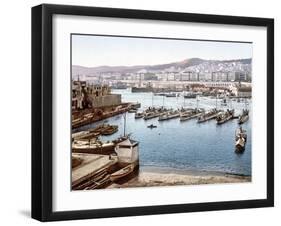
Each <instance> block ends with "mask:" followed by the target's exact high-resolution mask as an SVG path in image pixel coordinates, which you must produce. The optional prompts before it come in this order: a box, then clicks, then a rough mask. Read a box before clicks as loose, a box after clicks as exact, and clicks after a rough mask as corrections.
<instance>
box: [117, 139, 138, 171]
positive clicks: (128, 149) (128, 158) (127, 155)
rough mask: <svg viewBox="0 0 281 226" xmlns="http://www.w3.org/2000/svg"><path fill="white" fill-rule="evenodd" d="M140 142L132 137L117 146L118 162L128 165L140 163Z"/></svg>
mask: <svg viewBox="0 0 281 226" xmlns="http://www.w3.org/2000/svg"><path fill="white" fill-rule="evenodd" d="M138 146H139V143H138V142H137V141H134V140H132V139H127V140H124V141H122V142H120V143H118V144H117V145H116V147H115V152H116V153H117V157H118V163H119V164H120V165H128V164H132V163H134V164H135V165H136V166H137V165H139V147H138Z"/></svg>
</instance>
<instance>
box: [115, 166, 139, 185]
mask: <svg viewBox="0 0 281 226" xmlns="http://www.w3.org/2000/svg"><path fill="white" fill-rule="evenodd" d="M134 168H135V166H134V164H130V165H128V166H126V167H124V168H122V169H120V170H118V171H116V172H114V173H112V174H111V175H110V180H111V181H117V180H119V179H121V178H123V177H125V176H127V175H129V174H130V173H132V172H133V171H134Z"/></svg>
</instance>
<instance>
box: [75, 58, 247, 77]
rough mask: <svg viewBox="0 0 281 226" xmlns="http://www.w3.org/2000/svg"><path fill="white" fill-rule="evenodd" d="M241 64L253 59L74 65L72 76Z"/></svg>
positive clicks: (196, 59) (192, 59) (190, 59)
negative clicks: (123, 64)
mask: <svg viewBox="0 0 281 226" xmlns="http://www.w3.org/2000/svg"><path fill="white" fill-rule="evenodd" d="M237 62H239V63H240V64H251V63H252V58H241V59H233V60H205V59H201V58H187V59H184V60H182V61H177V62H171V63H165V64H155V65H133V66H122V65H120V66H108V65H102V66H96V67H85V66H80V65H72V74H73V75H78V74H85V75H90V74H95V73H113V72H115V73H133V72H138V71H140V70H147V71H161V70H167V69H169V68H182V69H184V68H188V67H192V66H196V65H200V64H203V63H209V64H219V63H237Z"/></svg>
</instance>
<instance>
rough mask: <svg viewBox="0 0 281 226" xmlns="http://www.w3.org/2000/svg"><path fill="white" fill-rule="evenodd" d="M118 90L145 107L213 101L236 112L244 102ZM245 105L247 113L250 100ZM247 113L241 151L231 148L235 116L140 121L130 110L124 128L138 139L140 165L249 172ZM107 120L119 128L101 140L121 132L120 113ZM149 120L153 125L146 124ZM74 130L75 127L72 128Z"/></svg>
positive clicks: (124, 97) (127, 99)
mask: <svg viewBox="0 0 281 226" xmlns="http://www.w3.org/2000/svg"><path fill="white" fill-rule="evenodd" d="M113 93H119V94H122V101H123V102H140V103H141V105H142V107H141V109H145V108H147V107H149V106H151V105H152V104H153V105H154V106H162V105H164V106H165V107H167V108H170V107H171V108H179V107H182V106H185V107H196V106H197V104H198V105H199V107H200V108H205V109H210V108H214V107H215V106H216V104H217V107H218V108H219V109H226V108H230V107H232V108H234V109H235V111H236V114H238V113H240V111H241V110H242V109H243V108H245V103H244V102H240V103H238V102H237V101H231V103H228V106H224V107H223V106H221V100H216V99H211V98H207V97H200V98H199V101H198V102H197V101H196V99H186V100H184V98H183V97H170V98H166V97H162V96H154V97H152V94H151V93H131V92H130V90H113ZM248 102H249V105H248V106H247V107H248V108H249V109H250V113H251V102H250V101H248ZM251 118H252V117H251V115H250V120H249V121H248V122H246V123H245V124H244V125H243V128H245V129H246V130H247V133H248V140H247V144H246V149H245V152H244V153H243V154H236V153H235V152H234V148H235V147H234V134H235V130H236V128H238V125H237V120H236V119H234V120H231V121H229V122H227V123H225V124H223V125H217V124H216V122H215V121H214V120H212V121H208V122H205V123H201V124H198V123H197V122H196V119H193V120H189V121H185V122H180V121H179V118H176V119H172V120H168V121H162V122H158V119H157V118H155V119H151V120H148V121H144V120H143V119H135V118H134V114H132V113H127V116H126V119H127V126H126V132H127V133H132V138H133V139H135V140H137V141H139V142H140V145H139V150H140V166H141V167H143V166H157V167H170V168H174V169H185V170H193V171H216V172H227V173H236V174H244V175H251V146H252V145H251V143H252V139H251V127H252V123H251ZM101 123H103V121H101V122H97V123H93V124H90V125H87V126H84V127H81V128H79V130H83V129H87V128H91V127H94V126H95V125H97V124H101ZM107 123H110V124H115V125H118V126H119V131H118V132H117V133H115V134H113V135H111V136H106V137H102V140H112V139H115V138H117V137H118V136H120V135H121V134H122V133H123V123H124V119H123V117H122V115H119V116H115V117H113V118H110V119H107ZM151 123H153V124H154V125H157V128H155V129H148V128H147V126H148V125H150V124H151ZM76 131H78V130H76Z"/></svg>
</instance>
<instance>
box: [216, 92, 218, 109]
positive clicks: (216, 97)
mask: <svg viewBox="0 0 281 226" xmlns="http://www.w3.org/2000/svg"><path fill="white" fill-rule="evenodd" d="M217 109H218V94H216V110H217Z"/></svg>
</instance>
